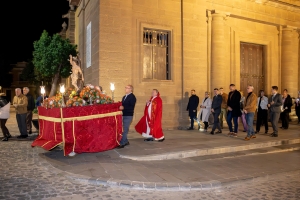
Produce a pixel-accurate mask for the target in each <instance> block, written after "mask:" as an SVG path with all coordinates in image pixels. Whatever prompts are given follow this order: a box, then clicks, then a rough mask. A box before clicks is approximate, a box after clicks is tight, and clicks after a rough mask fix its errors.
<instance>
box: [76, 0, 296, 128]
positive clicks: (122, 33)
mask: <svg viewBox="0 0 300 200" xmlns="http://www.w3.org/2000/svg"><path fill="white" fill-rule="evenodd" d="M82 2H83V1H82ZM86 2H89V3H88V5H87V7H86V9H85V11H81V13H80V14H79V18H78V23H79V37H78V38H79V39H78V40H79V51H80V52H84V48H85V46H84V42H85V38H84V37H85V36H84V34H85V30H86V25H87V24H88V22H89V21H92V34H93V36H92V38H93V40H92V43H93V50H92V51H93V56H92V67H91V68H89V69H85V72H84V73H85V79H86V80H88V81H89V83H92V84H96V85H97V84H99V85H101V86H103V88H104V90H106V91H107V93H108V94H111V92H110V90H109V83H110V82H113V83H115V86H116V90H115V100H116V101H119V100H121V98H122V96H123V95H124V87H125V85H127V84H133V86H134V88H135V90H134V93H135V95H136V97H137V105H136V110H135V111H136V114H135V117H134V122H133V124H135V123H136V122H137V120H138V119H139V118H140V117H141V115H142V113H143V110H144V105H145V101H146V100H147V99H148V98H149V97H150V93H151V90H152V89H153V88H157V89H158V90H160V93H161V96H162V99H163V103H164V110H163V127H164V129H167V128H174V127H176V126H178V125H184V126H188V115H187V112H186V111H185V108H186V104H187V100H188V96H189V93H190V90H191V89H195V90H196V93H197V94H198V95H199V96H200V101H202V100H203V96H204V95H203V94H204V92H205V91H207V90H208V91H212V89H213V88H214V87H224V88H225V90H227V91H226V92H228V89H227V88H228V85H229V84H230V83H235V84H236V85H237V87H238V88H239V86H240V73H241V70H240V42H248V43H256V44H262V45H264V46H265V48H264V49H265V54H266V56H265V63H266V71H265V76H266V77H265V88H266V90H267V93H269V89H270V87H271V86H272V85H278V86H279V87H280V90H281V89H282V87H291V88H292V91H291V93H292V95H293V96H295V95H294V93H295V91H296V88H297V86H298V87H300V81H299V79H300V78H299V73H300V70H299V66H300V64H299V51H297V50H296V49H299V38H296V36H297V33H296V31H295V27H296V28H297V27H298V28H299V27H300V12H298V10H297V9H294V10H293V11H291V10H288V9H287V7H285V6H277V7H276V5H275V4H273V3H272V2H271V1H270V2H269V1H268V2H267V3H265V4H258V3H255V1H254V0H218V1H216V0H183V18H182V20H183V43H182V30H181V27H182V26H181V25H182V24H181V1H180V0H151V1H147V0H123V1H119V0H101V1H99V0H93V1H87V0H86ZM81 4H82V3H81ZM78 9H80V8H78ZM78 9H77V11H76V13H78ZM97 24H98V26H97ZM286 25H288V26H292V27H294V32H293V41H294V42H293V44H294V45H295V46H293V47H292V48H287V52H290V51H291V50H292V49H293V59H292V61H291V60H289V59H286V57H285V58H283V60H282V56H284V55H287V53H282V50H284V51H285V49H284V48H283V46H284V45H283V44H282V41H288V40H289V39H286V38H282V37H283V35H282V34H283V33H282V29H283V28H284V27H285V26H286ZM97 27H98V29H97ZM143 27H148V28H157V29H164V30H169V31H171V38H172V40H171V70H172V71H171V74H172V80H168V81H155V80H153V81H149V80H143V79H142V29H143ZM285 43H286V42H285ZM282 48H283V49H282ZM294 50H295V51H294ZM182 52H183V57H182ZM84 57H85V55H84V56H83V58H84ZM82 60H83V61H84V60H85V59H82ZM287 60H288V61H287ZM286 63H288V64H286ZM287 65H288V66H287ZM283 67H284V68H283ZM294 68H296V69H294ZM283 69H288V71H289V72H290V73H292V74H293V75H291V76H289V75H288V74H284V75H283V74H282V73H283ZM297 76H298V77H297ZM283 77H285V78H283ZM289 78H292V79H293V81H290V79H289ZM282 81H284V83H282ZM249 84H251V83H249ZM293 85H295V86H293Z"/></svg>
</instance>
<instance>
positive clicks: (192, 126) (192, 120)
mask: <svg viewBox="0 0 300 200" xmlns="http://www.w3.org/2000/svg"><path fill="white" fill-rule="evenodd" d="M189 115H190V119H191V128H194V120H195V119H196V115H197V111H195V112H193V110H190V111H189Z"/></svg>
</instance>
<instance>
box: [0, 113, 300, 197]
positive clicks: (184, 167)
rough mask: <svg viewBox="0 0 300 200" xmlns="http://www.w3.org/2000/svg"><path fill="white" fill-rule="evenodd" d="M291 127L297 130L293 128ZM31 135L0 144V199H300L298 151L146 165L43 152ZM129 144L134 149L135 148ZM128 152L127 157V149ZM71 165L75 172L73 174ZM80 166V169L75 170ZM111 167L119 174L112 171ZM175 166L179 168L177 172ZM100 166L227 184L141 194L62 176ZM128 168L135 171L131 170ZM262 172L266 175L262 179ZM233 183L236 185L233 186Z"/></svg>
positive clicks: (104, 155) (104, 156)
mask: <svg viewBox="0 0 300 200" xmlns="http://www.w3.org/2000/svg"><path fill="white" fill-rule="evenodd" d="M12 117H13V116H12ZM8 128H9V129H10V131H11V134H12V135H13V136H16V135H18V132H17V126H16V124H15V121H14V119H13V118H12V119H10V120H9V122H8ZM293 128H294V129H295V130H296V131H297V130H298V129H297V127H295V126H294V127H293ZM297 133H298V132H297ZM34 137H35V136H31V137H30V138H29V139H26V140H25V139H24V140H17V139H16V138H12V139H11V140H10V141H9V142H1V143H0V160H1V161H0V167H1V171H0V199H5V200H10V199H22V200H24V199H78V200H82V199H106V200H108V199H113V200H114V199H134V200H135V199H149V200H150V199H151V200H152V199H155V200H156V199H157V200H158V199H172V200H175V199H178V200H180V199H218V200H219V199H251V200H252V199H253V200H254V199H278V200H282V199H300V178H299V177H300V165H299V163H300V151H297V150H296V151H286V152H285V151H279V153H266V152H264V151H262V150H259V151H257V152H256V150H251V151H249V152H248V151H244V152H243V153H241V152H236V153H230V154H220V155H208V156H196V157H191V158H185V159H173V160H165V161H151V162H145V161H134V160H130V159H122V158H117V157H118V156H116V155H118V153H117V151H115V150H113V151H109V152H106V153H97V154H81V155H77V156H76V157H75V158H68V157H62V156H61V155H62V152H61V151H52V152H45V151H44V150H43V149H41V148H31V146H30V144H31V142H32V140H33V139H34ZM166 141H167V140H166ZM206 142H207V141H206ZM133 143H134V142H133ZM296 145H297V144H296ZM131 146H132V147H134V144H132V145H131ZM132 147H131V148H132ZM272 148H275V147H272ZM279 149H280V148H279ZM124 150H125V149H124ZM118 152H119V153H120V152H121V150H118ZM126 152H127V153H129V152H130V151H129V149H127V150H126ZM245 152H246V153H245ZM247 152H248V153H247ZM114 154H115V155H114ZM92 155H93V156H94V157H97V156H98V160H97V163H94V164H93V163H87V162H86V161H84V160H82V163H78V159H79V160H80V159H82V158H83V157H84V158H86V159H87V158H89V159H93V158H91V156H92ZM62 161H64V163H63V162H62ZM90 161H91V160H90ZM74 162H75V164H74ZM72 163H73V164H74V165H76V166H77V167H78V166H79V168H77V170H76V167H72ZM81 164H82V165H83V166H84V167H83V168H81V169H82V170H79V169H80V166H81ZM121 165H123V167H125V169H123V168H122V170H123V172H124V174H122V173H121V174H120V172H122V171H120V170H121V169H120V168H119V167H120V166H121ZM141 165H144V166H146V165H147V167H148V168H146V169H149V170H152V171H151V173H156V174H157V176H152V175H150V176H149V175H147V171H141V170H140V169H139V170H135V169H136V168H139V167H140V166H141ZM62 166H65V169H69V170H70V171H68V170H65V171H63V168H60V167H62ZM113 166H114V167H115V168H116V169H118V170H115V171H114V169H112V168H113ZM151 166H152V167H151ZM175 166H177V167H178V169H177V171H176V170H175ZM196 166H198V167H197V168H196ZM101 167H103V168H104V172H105V173H106V175H110V176H114V175H115V176H121V175H122V176H124V175H125V177H126V178H135V179H136V180H138V179H137V178H142V177H144V178H145V179H151V176H152V178H153V180H155V179H157V178H162V179H163V181H165V183H166V184H170V183H172V182H179V183H182V182H184V181H189V180H190V181H191V180H192V179H193V178H202V179H203V181H204V180H205V178H212V177H213V178H217V177H219V176H224V177H223V180H225V179H229V180H230V181H228V183H227V184H226V183H224V182H223V183H222V185H216V187H215V188H211V187H203V186H202V188H200V190H197V191H196V190H190V191H187V188H184V187H183V188H182V191H178V190H177V191H163V190H164V188H162V187H158V188H152V190H151V188H150V189H149V190H140V189H134V187H129V186H128V185H127V186H126V184H123V185H120V186H110V187H109V186H105V185H95V184H93V183H91V182H90V183H88V182H87V181H78V180H73V179H70V178H68V177H67V176H66V172H68V173H73V175H77V176H78V177H80V176H83V175H85V176H87V173H86V172H87V171H88V170H90V174H93V173H95V172H97V173H98V172H99V173H100V172H101V170H100V169H101ZM130 168H132V169H133V170H132V171H130ZM93 170H94V171H93ZM99 170H100V171H99ZM192 170H193V171H192ZM131 172H132V173H131ZM265 172H270V173H267V174H269V175H268V176H266V174H265ZM271 172H272V173H271ZM97 173H96V175H97V176H98V175H99V174H97ZM196 175H198V177H196ZM200 175H201V176H200ZM238 177H242V178H241V179H238ZM233 179H237V180H238V181H233V182H232V180H233ZM173 189H174V188H173ZM198 189H199V188H198Z"/></svg>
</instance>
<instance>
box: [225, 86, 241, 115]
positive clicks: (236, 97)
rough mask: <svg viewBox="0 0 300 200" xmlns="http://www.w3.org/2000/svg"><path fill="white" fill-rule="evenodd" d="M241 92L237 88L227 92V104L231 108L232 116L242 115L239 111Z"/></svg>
mask: <svg viewBox="0 0 300 200" xmlns="http://www.w3.org/2000/svg"><path fill="white" fill-rule="evenodd" d="M240 100H241V93H240V92H239V91H237V90H234V91H232V92H229V94H228V100H227V106H228V107H230V108H232V117H239V116H241V115H242V113H241V105H240Z"/></svg>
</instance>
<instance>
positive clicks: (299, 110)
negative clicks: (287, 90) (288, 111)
mask: <svg viewBox="0 0 300 200" xmlns="http://www.w3.org/2000/svg"><path fill="white" fill-rule="evenodd" d="M295 111H296V115H297V117H298V124H300V90H299V91H298V98H296V100H295Z"/></svg>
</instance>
